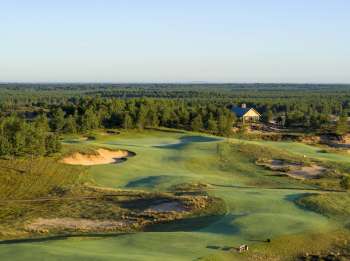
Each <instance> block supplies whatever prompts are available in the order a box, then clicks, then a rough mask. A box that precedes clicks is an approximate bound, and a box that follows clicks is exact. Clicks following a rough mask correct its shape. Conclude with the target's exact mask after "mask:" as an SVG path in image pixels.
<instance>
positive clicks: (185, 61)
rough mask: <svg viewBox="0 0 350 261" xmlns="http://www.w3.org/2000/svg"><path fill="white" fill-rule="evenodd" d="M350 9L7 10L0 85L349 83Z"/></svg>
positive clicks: (176, 1)
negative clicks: (3, 83)
mask: <svg viewBox="0 0 350 261" xmlns="http://www.w3.org/2000/svg"><path fill="white" fill-rule="evenodd" d="M349 14H350V1H349V0H173V1H172V0H0V82H115V83H118V82H219V83H220V82H285V83H286V82H290V83H350V15H349Z"/></svg>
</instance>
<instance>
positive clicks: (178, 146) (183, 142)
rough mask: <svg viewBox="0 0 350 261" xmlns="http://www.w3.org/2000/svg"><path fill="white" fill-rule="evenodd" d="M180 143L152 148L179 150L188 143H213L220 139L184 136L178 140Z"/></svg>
mask: <svg viewBox="0 0 350 261" xmlns="http://www.w3.org/2000/svg"><path fill="white" fill-rule="evenodd" d="M179 140H180V141H179V142H178V143H175V144H164V145H155V146H153V147H155V148H166V149H175V150H178V149H181V148H183V147H185V146H186V145H188V144H189V143H199V142H213V141H219V140H221V138H215V137H207V136H199V135H198V136H196V135H194V136H191V135H188V136H184V137H181V138H180V139H179Z"/></svg>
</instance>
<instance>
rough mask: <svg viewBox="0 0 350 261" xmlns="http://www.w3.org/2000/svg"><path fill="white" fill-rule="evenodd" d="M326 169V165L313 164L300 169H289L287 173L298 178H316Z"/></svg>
mask: <svg viewBox="0 0 350 261" xmlns="http://www.w3.org/2000/svg"><path fill="white" fill-rule="evenodd" d="M325 171H326V168H324V167H321V166H318V165H311V166H303V167H301V168H300V169H299V170H292V171H288V172H287V175H288V176H291V177H293V178H297V179H315V178H319V177H320V176H321V175H322V174H323V173H324V172H325Z"/></svg>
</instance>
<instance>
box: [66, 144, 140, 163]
mask: <svg viewBox="0 0 350 261" xmlns="http://www.w3.org/2000/svg"><path fill="white" fill-rule="evenodd" d="M135 155H136V154H135V153H134V152H131V151H128V150H109V149H103V148H100V149H98V150H96V153H95V154H83V153H80V152H76V153H74V154H72V155H70V156H68V157H65V158H63V159H62V160H61V162H62V163H65V164H70V165H84V166H91V165H102V164H113V163H121V162H124V161H126V159H127V158H129V157H133V156H135Z"/></svg>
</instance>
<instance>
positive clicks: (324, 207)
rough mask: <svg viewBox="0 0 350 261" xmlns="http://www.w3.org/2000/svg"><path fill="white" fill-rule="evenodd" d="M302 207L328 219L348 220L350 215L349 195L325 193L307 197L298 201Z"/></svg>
mask: <svg viewBox="0 0 350 261" xmlns="http://www.w3.org/2000/svg"><path fill="white" fill-rule="evenodd" d="M296 202H297V204H298V205H299V206H301V207H304V208H307V209H310V210H313V211H315V212H317V213H320V214H322V215H325V216H327V217H331V218H336V219H347V218H348V217H349V215H350V194H349V193H323V194H311V195H305V196H304V197H302V198H300V199H299V200H297V201H296Z"/></svg>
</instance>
